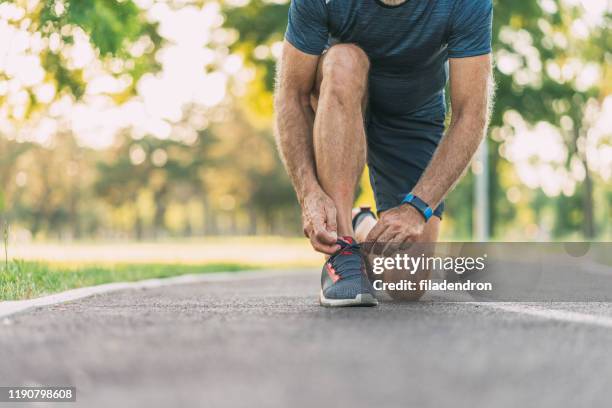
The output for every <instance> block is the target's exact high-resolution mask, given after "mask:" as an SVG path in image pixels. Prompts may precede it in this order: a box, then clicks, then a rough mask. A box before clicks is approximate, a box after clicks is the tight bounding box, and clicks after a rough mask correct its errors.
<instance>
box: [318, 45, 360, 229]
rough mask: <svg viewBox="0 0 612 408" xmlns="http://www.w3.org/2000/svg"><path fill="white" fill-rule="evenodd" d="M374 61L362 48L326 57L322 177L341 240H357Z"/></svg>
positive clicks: (340, 48)
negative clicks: (355, 220)
mask: <svg viewBox="0 0 612 408" xmlns="http://www.w3.org/2000/svg"><path fill="white" fill-rule="evenodd" d="M368 70H369V61H368V58H367V56H366V54H365V53H364V52H363V51H362V50H361V49H360V48H359V47H357V46H356V45H353V44H338V45H335V46H333V47H331V48H330V49H329V50H328V51H327V53H326V54H325V55H324V56H323V58H322V59H321V62H320V64H319V69H318V72H317V89H316V90H315V95H314V96H315V98H314V99H315V100H314V101H313V102H314V103H313V105H314V108H315V111H316V116H315V122H314V132H313V133H314V135H313V137H314V139H313V140H314V150H315V160H316V166H317V177H318V179H319V184H320V185H321V187H322V188H323V191H325V193H326V194H327V195H328V196H329V197H330V198H331V199H332V200H333V201H334V203H335V204H336V210H337V223H338V236H346V235H349V236H354V231H353V227H352V225H351V209H352V207H353V202H354V200H355V189H356V187H357V182H358V180H359V177H360V176H361V173H362V172H363V169H364V166H365V160H366V140H365V130H364V120H363V106H364V100H365V98H366V90H367V80H368Z"/></svg>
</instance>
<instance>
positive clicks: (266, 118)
mask: <svg viewBox="0 0 612 408" xmlns="http://www.w3.org/2000/svg"><path fill="white" fill-rule="evenodd" d="M287 9H288V1H283V0H225V1H216V0H203V1H178V0H177V1H153V0H123V1H120V0H90V1H86V2H85V1H61V0H47V1H37V0H27V1H26V0H18V1H4V2H1V3H0V217H1V218H2V220H3V223H4V224H5V225H10V232H9V236H10V240H11V241H14V242H15V243H17V244H20V243H21V244H29V243H32V244H35V243H40V242H60V243H65V242H75V241H79V242H90V241H122V242H123V241H159V240H162V241H163V240H171V239H184V238H190V237H212V236H241V237H244V236H283V237H292V236H293V237H299V236H300V235H301V222H300V213H299V208H298V206H297V203H296V200H295V197H294V194H293V190H292V188H291V185H290V183H289V181H288V178H287V177H286V175H285V172H284V170H283V167H282V165H281V163H280V161H279V159H278V156H277V154H276V150H275V145H274V138H273V131H272V123H273V108H272V92H273V86H274V75H275V64H276V61H277V60H278V58H279V54H280V52H281V42H282V39H283V33H284V30H285V26H286V19H287ZM611 12H612V3H611V2H609V1H607V0H537V1H536V0H528V1H518V2H516V1H515V2H510V1H496V2H495V21H494V43H493V48H494V54H495V61H496V70H495V75H496V80H497V100H496V108H495V111H494V114H493V118H492V124H491V128H490V132H489V137H488V140H487V143H486V144H485V145H483V147H482V148H481V151H480V153H479V155H478V158H477V159H476V160H475V161H474V163H473V164H472V166H471V168H470V171H469V172H468V173H467V175H466V177H465V178H464V179H463V180H462V181H461V183H460V184H459V186H458V187H457V188H456V189H455V190H454V191H453V192H452V193H451V194H450V196H449V197H448V200H447V212H446V217H445V221H444V222H443V232H442V234H443V235H442V239H443V240H476V239H479V240H483V239H493V240H505V241H531V240H534V241H536V240H537V241H548V240H604V241H609V240H611V238H612V222H611V219H612V216H611V213H610V203H611V202H612V96H611V95H610V91H611V90H612V68H611V67H612V36H611V35H610V26H611V24H610V23H611V19H610V17H611ZM363 180H364V182H363V183H362V185H361V188H360V192H359V198H358V203H359V204H362V205H363V204H370V205H373V204H374V203H373V197H372V193H371V191H370V189H369V186H368V184H367V182H366V177H364V179H363ZM466 203H468V204H466ZM475 208H478V209H479V210H480V211H478V213H480V214H484V216H483V217H480V218H479V219H477V218H476V217H475V216H474V215H473V214H475V213H476V212H475V211H474V209H475ZM296 239H297V238H296ZM22 255H23V254H22Z"/></svg>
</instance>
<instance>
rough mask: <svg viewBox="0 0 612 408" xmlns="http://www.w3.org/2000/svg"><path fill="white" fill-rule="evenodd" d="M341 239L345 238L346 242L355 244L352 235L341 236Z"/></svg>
mask: <svg viewBox="0 0 612 408" xmlns="http://www.w3.org/2000/svg"><path fill="white" fill-rule="evenodd" d="M340 239H341V240H343V241H344V242H346V243H348V244H353V243H354V242H355V240H354V239H353V237H350V236H348V235H347V236H346V237H341V238H340Z"/></svg>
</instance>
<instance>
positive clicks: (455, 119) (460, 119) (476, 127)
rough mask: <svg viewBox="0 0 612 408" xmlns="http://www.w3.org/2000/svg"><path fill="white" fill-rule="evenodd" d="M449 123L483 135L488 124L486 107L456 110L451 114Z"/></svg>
mask: <svg viewBox="0 0 612 408" xmlns="http://www.w3.org/2000/svg"><path fill="white" fill-rule="evenodd" d="M451 123H452V125H454V126H458V127H467V128H469V129H471V130H472V131H474V132H478V133H482V134H484V132H485V130H486V128H487V126H488V124H489V114H488V110H487V109H486V107H478V108H475V109H474V108H463V109H457V110H456V111H454V112H453V114H452V117H451Z"/></svg>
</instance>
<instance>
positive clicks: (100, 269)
mask: <svg viewBox="0 0 612 408" xmlns="http://www.w3.org/2000/svg"><path fill="white" fill-rule="evenodd" d="M245 269H255V267H253V266H250V265H242V264H237V263H210V264H204V265H184V264H125V263H123V264H115V265H62V264H51V263H45V262H26V261H19V260H14V261H9V262H8V264H5V263H4V262H2V265H1V266H0V301H5V300H22V299H30V298H35V297H39V296H43V295H47V294H51V293H56V292H61V291H64V290H68V289H74V288H80V287H85V286H93V285H100V284H104V283H111V282H131V281H138V280H142V279H152V278H167V277H170V276H178V275H186V274H196V273H211V272H232V271H240V270H245Z"/></svg>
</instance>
